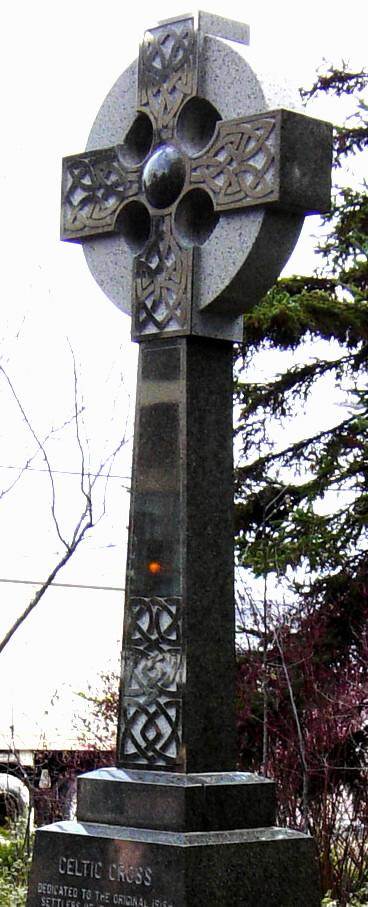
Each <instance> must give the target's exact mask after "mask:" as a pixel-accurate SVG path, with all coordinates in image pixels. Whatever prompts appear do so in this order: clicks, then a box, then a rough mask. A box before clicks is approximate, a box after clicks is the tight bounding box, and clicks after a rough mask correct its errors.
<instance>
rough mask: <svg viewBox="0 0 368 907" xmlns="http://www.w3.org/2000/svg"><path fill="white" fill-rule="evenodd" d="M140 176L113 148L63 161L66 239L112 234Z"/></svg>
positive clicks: (135, 192)
mask: <svg viewBox="0 0 368 907" xmlns="http://www.w3.org/2000/svg"><path fill="white" fill-rule="evenodd" d="M138 186H139V174H138V173H137V171H136V170H134V168H131V169H127V168H126V167H124V165H123V164H121V163H120V161H119V158H118V153H117V151H116V149H115V148H107V149H104V150H103V151H92V152H91V151H90V152H88V154H85V155H81V156H79V157H77V156H73V157H69V158H68V157H67V158H64V160H63V189H62V192H63V208H62V214H63V223H62V232H63V234H64V237H65V239H73V238H74V236H78V238H79V237H83V236H91V235H94V234H95V233H96V231H98V232H99V233H103V232H111V231H112V230H113V229H114V224H115V219H116V215H117V212H118V209H119V207H120V206H121V204H122V202H123V201H124V200H125V199H128V198H130V197H132V196H135V195H136V194H137V192H138Z"/></svg>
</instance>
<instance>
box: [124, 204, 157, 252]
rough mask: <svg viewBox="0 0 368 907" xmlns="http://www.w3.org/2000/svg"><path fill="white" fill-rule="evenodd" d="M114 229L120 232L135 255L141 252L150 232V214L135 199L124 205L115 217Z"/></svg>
mask: <svg viewBox="0 0 368 907" xmlns="http://www.w3.org/2000/svg"><path fill="white" fill-rule="evenodd" d="M115 230H116V232H117V233H121V235H122V236H123V237H124V239H125V242H126V243H127V245H128V246H129V248H130V249H131V250H132V252H134V254H135V255H136V254H137V253H138V252H141V250H142V249H143V247H144V246H145V244H146V242H147V240H148V239H149V235H150V232H151V216H150V213H149V211H148V210H147V208H146V206H145V205H144V204H143V203H142V202H139V201H135V200H133V201H131V202H128V203H127V204H126V205H124V207H123V208H122V210H121V211H120V214H119V215H118V217H117V219H116V224H115Z"/></svg>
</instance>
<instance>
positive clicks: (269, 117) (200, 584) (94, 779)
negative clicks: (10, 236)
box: [27, 13, 331, 907]
mask: <svg viewBox="0 0 368 907" xmlns="http://www.w3.org/2000/svg"><path fill="white" fill-rule="evenodd" d="M248 38H249V30H248V27H247V26H245V25H241V24H239V23H234V22H230V21H228V20H226V19H222V18H219V17H216V16H212V15H209V14H207V13H199V14H198V16H197V17H193V16H183V17H182V18H178V19H175V20H170V21H167V22H162V23H160V24H159V25H158V26H157V27H155V28H152V29H150V30H149V31H148V32H147V33H146V34H145V36H144V40H143V42H142V45H141V48H140V51H139V59H138V61H137V62H135V63H134V64H132V66H130V67H129V68H128V69H127V70H126V71H125V72H124V73H123V74H122V76H121V77H120V78H119V79H118V81H117V83H116V84H115V85H114V87H113V88H112V90H111V92H110V93H109V95H108V96H107V98H106V100H105V101H104V103H103V105H102V107H101V110H100V112H99V114H98V116H97V119H96V121H95V123H94V125H93V128H92V131H91V134H90V137H89V141H88V145H87V149H86V151H85V152H83V153H81V154H77V155H73V156H70V157H67V158H65V159H64V161H63V182H62V238H63V239H64V240H68V241H76V242H81V243H82V244H83V249H84V252H85V256H86V259H87V263H88V265H89V267H90V269H91V271H92V274H93V276H94V277H95V279H96V280H97V282H98V283H99V284H100V286H101V287H102V289H103V290H104V291H105V292H106V294H107V295H108V296H109V297H110V299H112V301H113V302H114V303H115V304H116V305H118V306H119V307H120V308H121V309H122V310H123V311H125V312H128V313H130V314H131V317H132V339H133V340H135V341H137V342H138V343H139V366H138V389H137V403H136V422H135V435H134V454H133V472H132V497H131V511H130V529H129V550H128V558H127V577H126V602H125V612H124V634H123V657H122V675H121V691H120V710H119V723H118V748H117V767H116V768H113V769H100V770H98V771H95V772H90V773H88V774H86V775H84V776H82V777H80V778H79V781H78V805H77V818H76V820H75V821H72V822H60V823H55V824H54V825H51V826H47V827H45V828H42V829H39V830H38V831H37V833H36V845H35V853H34V859H33V867H32V873H31V879H30V886H29V894H28V901H27V904H28V907H84V905H90V907H94V905H98V904H109V905H132V907H133V905H134V907H223V905H228V907H250V905H257V907H266V905H267V907H306V905H308V907H317V905H319V902H320V891H319V879H318V869H317V862H316V853H315V849H314V843H313V841H312V839H311V838H309V837H308V836H307V835H304V834H301V833H298V832H296V831H292V830H285V829H281V828H277V827H275V790H274V785H273V783H272V782H271V781H269V780H267V779H265V778H262V777H258V776H254V775H252V774H249V773H246V772H239V771H237V770H236V745H235V716H234V699H235V695H234V681H235V658H234V651H235V646H234V602H233V525H232V524H233V519H232V514H233V479H232V345H233V343H234V342H235V341H237V340H240V339H241V338H242V314H243V313H244V312H245V311H247V310H248V309H249V307H251V306H252V305H253V304H254V303H255V302H256V301H258V300H259V299H260V298H261V297H262V295H263V294H264V293H265V292H266V290H267V289H268V288H269V287H270V286H271V285H272V284H273V282H274V281H275V279H276V277H277V276H278V274H279V273H280V271H281V269H282V267H283V265H284V264H285V262H286V261H287V259H288V257H289V255H290V253H291V251H292V249H293V247H294V245H295V243H296V241H297V239H298V236H299V233H300V229H301V226H302V223H303V220H304V217H305V215H306V214H308V213H314V212H317V211H320V212H322V211H326V210H328V207H329V200H330V169H331V128H330V126H329V125H328V124H326V123H324V122H321V121H318V120H315V119H311V118H309V117H306V116H304V115H302V114H300V113H296V112H295V111H293V110H288V109H269V102H268V99H267V91H266V90H265V89H264V88H263V86H262V85H261V84H260V82H259V81H258V79H257V77H256V76H255V74H254V73H253V71H252V70H251V68H250V66H249V65H248V63H247V62H246V60H245V58H244V57H243V56H242V55H241V54H240V53H239V52H238V51H237V50H236V45H237V44H247V43H248ZM223 39H226V41H224V40H223Z"/></svg>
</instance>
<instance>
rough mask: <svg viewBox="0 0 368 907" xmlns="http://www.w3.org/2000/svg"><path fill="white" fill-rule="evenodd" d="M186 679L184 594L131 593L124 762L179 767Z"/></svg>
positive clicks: (123, 732) (124, 712)
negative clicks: (166, 595)
mask: <svg viewBox="0 0 368 907" xmlns="http://www.w3.org/2000/svg"><path fill="white" fill-rule="evenodd" d="M183 683H184V658H183V653H182V601H181V598H180V597H179V596H172V597H168V598H163V597H158V596H156V597H153V598H143V597H138V596H137V597H132V598H131V599H130V601H129V603H128V627H127V633H126V639H125V652H124V691H123V702H122V726H123V731H122V739H121V752H120V758H121V759H122V760H123V761H124V763H125V764H137V763H138V764H142V763H143V764H145V765H147V764H148V765H164V766H166V767H168V766H175V765H178V762H179V758H180V750H181V744H182V688H183Z"/></svg>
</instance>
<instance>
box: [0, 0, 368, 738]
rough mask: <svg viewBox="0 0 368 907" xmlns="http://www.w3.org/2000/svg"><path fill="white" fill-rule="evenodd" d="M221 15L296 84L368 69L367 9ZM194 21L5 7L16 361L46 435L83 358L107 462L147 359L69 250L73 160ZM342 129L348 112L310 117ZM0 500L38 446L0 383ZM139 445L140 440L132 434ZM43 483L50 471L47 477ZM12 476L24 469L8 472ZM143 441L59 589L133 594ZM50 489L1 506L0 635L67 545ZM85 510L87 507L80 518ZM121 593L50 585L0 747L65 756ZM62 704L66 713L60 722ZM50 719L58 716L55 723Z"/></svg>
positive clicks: (14, 369)
mask: <svg viewBox="0 0 368 907" xmlns="http://www.w3.org/2000/svg"><path fill="white" fill-rule="evenodd" d="M204 8H205V9H208V10H209V11H211V12H214V13H218V14H219V15H227V16H228V17H231V18H235V19H241V20H243V21H244V19H246V21H247V22H248V23H249V24H250V26H251V50H250V51H249V57H250V59H251V61H253V62H254V63H255V64H256V63H257V60H258V61H261V65H262V68H263V69H270V70H271V71H273V72H275V73H278V74H280V76H282V77H284V78H287V79H288V80H290V81H291V82H292V83H293V84H294V85H303V84H304V85H307V84H310V82H311V81H312V80H313V79H314V73H315V70H316V68H317V66H319V65H320V64H321V62H322V60H323V58H325V59H326V60H327V62H328V63H330V62H334V63H336V64H337V63H339V62H340V60H341V59H342V58H344V59H345V60H347V61H350V62H351V65H352V66H355V67H358V66H361V65H363V63H364V62H365V59H364V58H365V54H366V35H367V18H368V17H367V4H366V2H365V0H351V2H350V3H349V4H346V2H340V0H322V2H321V0H319V2H317V0H309V2H308V3H306V4H300V3H296V2H295V0H291V2H290V0H279V2H278V3H277V4H270V3H266V2H264V3H259V0H257V2H255V0H249V2H248V3H247V4H243V3H237V2H236V0H232V2H227V3H226V4H224V3H220V2H218V0H213V3H211V4H210V5H208V6H206V5H204ZM183 12H186V8H185V7H183V6H182V4H181V3H180V4H179V3H178V2H176V0H175V2H167V0H162V2H158V3H156V4H152V3H147V2H141V3H140V4H135V5H133V6H131V5H128V6H127V5H126V4H123V3H122V2H118V0H104V2H103V3H102V4H101V3H95V2H93V0H92V2H91V0H88V2H87V0H78V2H75V0H63V2H62V3H52V4H51V3H49V2H46V0H44V2H43V0H32V2H31V3H28V2H25V0H23V2H19V0H18V2H17V0H14V2H13V3H12V4H11V5H10V4H6V5H5V6H4V9H3V12H2V34H3V46H2V54H1V60H0V66H1V83H2V87H3V98H2V106H1V119H2V124H1V126H2V128H1V133H2V145H1V152H0V154H1V167H0V181H1V183H0V185H1V200H2V217H1V221H0V230H1V248H2V252H3V255H2V269H1V278H2V305H1V314H0V319H1V333H0V336H1V339H2V363H3V364H4V366H5V367H6V369H7V372H8V374H9V375H10V376H11V378H12V380H13V382H14V386H15V388H16V389H17V392H18V393H19V396H20V398H21V400H22V403H23V405H24V407H25V410H26V412H27V414H28V416H29V418H30V420H31V422H32V425H33V427H34V429H35V431H36V432H37V433H39V435H40V436H45V435H46V434H47V433H48V432H49V431H50V429H51V428H52V427H55V426H58V425H60V424H62V423H63V421H64V420H65V419H66V418H68V416H70V414H71V412H72V407H73V381H72V364H71V356H70V351H69V347H68V342H67V338H69V340H70V343H71V345H72V347H73V349H74V351H75V354H76V357H77V361H78V374H79V376H80V385H81V392H82V393H83V402H84V404H85V407H86V414H87V415H86V432H87V435H88V436H89V437H90V438H91V449H92V463H97V464H98V463H99V462H100V461H101V459H103V457H104V456H105V454H106V451H107V450H111V449H112V448H113V447H114V444H115V442H116V440H117V438H118V437H120V436H121V435H122V432H123V431H124V428H125V424H126V419H127V413H128V411H129V407H130V409H132V399H131V398H132V395H133V403H134V380H135V363H136V349H135V348H134V347H133V346H132V344H131V343H130V341H129V319H128V318H127V316H125V315H122V314H121V313H120V312H119V311H118V310H116V309H115V308H114V306H113V305H112V304H111V303H110V302H109V301H108V300H106V299H105V298H104V296H103V294H102V292H101V291H100V290H99V289H98V287H97V286H96V285H95V284H94V282H93V280H92V277H91V275H90V273H89V271H88V268H87V266H86V264H85V261H84V258H83V254H82V252H81V249H80V248H79V247H78V246H72V245H68V244H62V243H60V241H59V203H60V166H61V157H62V156H63V155H65V154H73V153H75V152H77V151H80V150H82V149H83V148H84V147H85V144H86V140H87V137H88V133H89V130H90V128H91V125H92V122H93V119H94V117H95V115H96V113H97V111H98V108H99V106H100V104H101V102H102V100H103V98H104V97H105V95H106V94H107V92H108V91H109V89H110V88H111V86H112V84H113V82H114V81H115V80H116V78H117V77H118V76H119V74H120V73H121V72H122V70H123V69H125V68H126V66H127V65H128V64H129V63H130V62H131V60H132V59H134V57H135V56H136V53H137V48H138V44H139V41H140V39H141V37H142V34H143V31H144V28H145V27H149V26H151V25H154V24H155V22H156V21H157V20H158V19H164V18H166V17H171V16H175V15H179V14H181V13H183ZM311 112H312V113H315V115H319V116H322V117H326V118H329V119H332V120H334V121H336V120H337V119H341V118H342V115H343V108H342V104H341V103H340V104H336V103H335V104H328V103H323V104H319V105H316V106H315V107H314V108H312V110H311ZM310 248H311V243H310V242H308V239H307V238H305V239H304V241H303V240H302V241H300V244H299V247H298V250H297V252H296V253H295V254H294V257H293V261H292V264H291V270H294V271H297V270H303V269H305V268H307V267H308V265H309V258H308V255H309V250H310ZM0 403H1V412H2V418H1V424H0V443H1V447H0V490H1V489H2V488H5V487H7V484H8V483H9V482H11V480H12V478H13V477H14V475H15V470H14V469H13V468H10V467H14V466H21V465H22V464H23V463H24V461H25V459H26V458H27V456H28V455H29V453H30V452H32V450H33V449H34V448H33V445H32V443H31V439H30V438H29V436H27V433H26V432H25V430H24V424H23V423H22V419H21V418H20V416H19V413H18V412H17V411H16V407H15V406H14V404H13V403H12V401H11V400H10V397H9V394H8V392H7V391H6V388H5V384H4V382H3V383H2V385H1V382H0ZM128 434H129V431H128ZM51 453H52V464H53V468H54V469H57V470H60V473H57V474H56V482H57V502H58V508H59V511H58V512H59V513H60V517H61V520H62V522H63V526H64V528H65V527H68V526H71V525H72V519H73V513H75V511H76V508H77V507H78V497H77V495H78V479H77V477H76V476H75V475H71V474H70V473H72V472H73V471H75V470H78V450H77V446H76V444H75V438H73V437H72V432H71V431H69V432H63V433H60V434H56V435H55V440H54V442H53V445H52V452H51ZM33 465H34V466H36V467H39V468H40V469H42V468H43V466H44V464H43V463H42V460H41V459H40V458H39V459H38V460H37V461H35V462H34V464H33ZM6 467H8V468H6ZM129 468H130V466H129V445H127V447H126V448H124V450H123V451H122V453H121V455H119V458H118V459H117V461H116V463H115V465H114V470H113V472H114V475H116V476H117V478H114V479H112V480H111V481H110V482H109V493H108V499H107V500H108V515H107V517H106V518H105V520H104V521H103V522H102V523H101V524H100V526H99V528H98V530H97V531H96V532H95V533H94V534H93V535H92V536H91V539H90V540H89V541H88V543H86V544H85V545H84V546H83V548H82V549H80V551H79V553H78V555H77V556H76V557H75V559H74V560H73V561H72V563H71V564H70V565H69V566H68V567H67V568H66V570H65V571H64V573H63V574H61V575H59V577H58V579H59V581H60V582H63V583H70V584H72V585H74V584H79V585H96V586H109V587H122V586H123V585H124V564H125V544H126V531H125V527H126V522H127V494H126V491H125V487H126V484H127V482H126V477H127V476H128V475H129ZM48 502H49V486H48V480H47V475H46V474H45V473H44V472H38V471H36V470H33V471H29V472H27V475H26V476H25V477H24V478H23V479H22V480H21V481H20V482H19V483H18V485H17V487H16V489H15V490H14V491H12V492H11V493H9V494H8V495H7V496H5V497H4V498H3V499H2V500H0V536H1V540H2V544H1V555H2V556H1V559H0V580H1V581H0V637H1V636H2V634H3V632H4V631H5V629H6V628H7V626H8V624H9V623H10V622H12V620H14V619H15V617H16V615H17V614H18V613H19V612H20V611H22V609H23V608H24V607H25V605H26V603H27V601H28V600H29V598H30V595H31V594H32V589H33V588H36V587H32V586H29V585H23V584H20V583H15V582H12V583H10V582H9V583H8V582H3V580H28V581H37V580H42V579H43V578H44V577H45V576H46V575H47V573H48V572H49V570H50V569H51V568H52V566H53V564H54V562H55V557H56V552H57V539H56V537H55V534H54V532H53V530H52V527H51V523H50V516H49V503H48ZM73 508H74V510H73ZM121 622H122V593H121V592H119V591H115V592H114V591H104V590H103V589H99V590H92V589H89V590H88V589H78V588H71V587H65V586H64V587H61V588H60V587H57V588H54V589H51V590H50V591H49V592H48V593H47V595H46V596H45V598H44V599H43V601H42V603H41V604H40V605H39V607H38V609H37V612H35V613H34V614H33V616H32V617H30V619H29V620H28V621H27V623H26V625H25V626H24V627H23V629H22V630H20V631H19V633H18V634H17V636H16V637H15V638H14V640H13V641H12V642H11V643H10V645H9V647H8V649H7V650H6V651H5V652H4V653H3V654H2V655H1V656H0V747H1V746H2V745H4V744H5V743H6V741H7V739H8V737H9V732H8V728H9V726H10V724H11V723H14V725H15V731H16V735H17V742H18V745H23V746H26V747H27V746H31V745H33V744H37V742H40V741H42V740H43V741H46V742H47V743H48V744H49V745H52V743H53V742H55V738H56V737H57V734H58V733H59V732H61V734H62V741H63V743H64V744H66V742H67V740H68V738H70V737H71V736H73V735H74V730H73V721H72V713H73V710H75V707H76V701H75V697H74V691H75V690H78V689H86V687H87V685H88V683H91V684H92V685H94V683H95V680H96V677H97V676H98V674H99V672H100V671H101V670H103V669H105V668H106V667H107V666H108V665H109V664H110V665H111V664H114V663H115V664H116V659H117V652H118V643H117V640H118V639H119V637H120V634H121ZM55 690H57V691H58V693H59V699H58V700H57V701H56V703H55V704H54V705H53V706H52V707H51V708H50V707H49V704H50V699H51V696H52V694H53V692H54V691H55ZM46 712H48V714H47V715H46V714H45V713H46Z"/></svg>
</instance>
